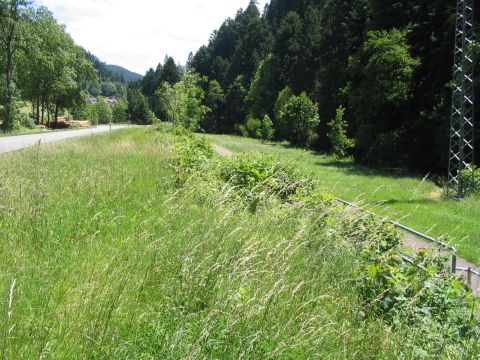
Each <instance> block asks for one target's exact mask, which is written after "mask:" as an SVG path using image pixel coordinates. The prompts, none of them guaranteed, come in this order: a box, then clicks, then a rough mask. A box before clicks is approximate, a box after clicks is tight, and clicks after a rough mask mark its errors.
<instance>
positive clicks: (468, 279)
mask: <svg viewBox="0 0 480 360" xmlns="http://www.w3.org/2000/svg"><path fill="white" fill-rule="evenodd" d="M467 271H468V273H467V283H468V286H469V287H472V269H471V268H468V270H467Z"/></svg>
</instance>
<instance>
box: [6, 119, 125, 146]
mask: <svg viewBox="0 0 480 360" xmlns="http://www.w3.org/2000/svg"><path fill="white" fill-rule="evenodd" d="M124 127H126V125H112V130H118V129H122V128H124ZM107 131H110V126H108V125H100V126H98V127H96V128H91V129H82V130H68V131H57V132H50V133H44V134H32V135H19V136H7V137H0V153H4V152H8V151H13V150H18V149H23V148H26V147H30V146H34V145H36V144H38V142H42V143H49V142H55V141H61V140H66V139H71V138H76V137H79V136H86V135H91V134H99V133H103V132H107Z"/></svg>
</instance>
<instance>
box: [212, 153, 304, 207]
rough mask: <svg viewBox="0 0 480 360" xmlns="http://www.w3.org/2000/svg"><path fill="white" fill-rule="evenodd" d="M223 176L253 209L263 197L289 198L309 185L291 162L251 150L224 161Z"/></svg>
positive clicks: (221, 171)
mask: <svg viewBox="0 0 480 360" xmlns="http://www.w3.org/2000/svg"><path fill="white" fill-rule="evenodd" d="M220 177H221V179H222V180H223V181H224V182H227V183H229V184H230V185H232V186H233V187H234V189H235V195H236V197H237V198H238V199H243V200H245V201H246V202H247V204H248V205H249V207H250V209H251V210H256V209H257V207H258V206H259V204H260V203H261V201H262V199H267V198H269V197H275V198H277V199H279V200H281V201H288V200H290V199H292V197H293V196H294V195H295V194H296V193H297V192H298V190H299V189H302V188H304V187H307V186H306V183H305V182H304V181H303V180H301V178H300V176H299V175H298V174H297V172H296V171H295V169H294V167H293V166H292V165H290V166H289V165H285V164H282V163H281V162H279V161H277V160H275V159H274V158H272V157H270V156H266V155H259V154H251V153H249V154H246V155H237V156H235V157H234V158H232V159H230V160H227V161H225V162H224V163H223V166H222V168H221V170H220Z"/></svg>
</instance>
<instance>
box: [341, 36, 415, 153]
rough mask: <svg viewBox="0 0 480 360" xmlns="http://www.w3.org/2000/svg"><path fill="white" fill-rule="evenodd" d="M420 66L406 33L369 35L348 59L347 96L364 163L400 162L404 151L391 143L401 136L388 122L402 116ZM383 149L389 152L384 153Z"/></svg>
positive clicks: (396, 143) (396, 144) (399, 131)
mask: <svg viewBox="0 0 480 360" xmlns="http://www.w3.org/2000/svg"><path fill="white" fill-rule="evenodd" d="M419 64H420V62H419V60H418V59H416V58H414V57H413V56H412V55H411V54H410V46H409V45H408V43H407V31H401V30H397V29H392V30H390V31H384V30H382V31H371V32H369V33H368V36H367V40H366V41H365V43H364V44H363V46H362V48H361V49H360V51H359V52H358V54H356V55H355V56H354V57H352V58H351V59H350V64H349V69H350V73H351V78H352V80H351V82H350V84H349V86H348V89H347V93H348V98H349V105H350V109H351V113H352V117H353V119H355V122H356V128H357V138H358V152H359V155H360V157H361V158H362V159H363V160H366V161H370V162H375V161H376V162H381V161H383V160H384V161H385V162H391V161H392V160H389V158H390V157H396V158H400V159H401V158H402V155H401V153H402V151H403V150H402V149H401V148H400V147H399V143H398V142H395V141H394V139H395V134H399V135H400V137H403V134H402V132H401V130H399V129H398V127H397V126H395V125H394V124H392V122H391V121H390V118H391V117H392V116H393V115H392V114H395V116H397V114H400V113H402V111H403V106H404V105H405V103H406V101H407V100H408V99H409V98H410V96H411V94H412V77H413V72H414V70H415V69H416V68H417V67H418V66H419ZM384 140H387V141H386V142H385V141H384ZM387 144H388V145H387ZM385 145H387V146H388V147H389V148H390V151H388V152H386V151H385Z"/></svg>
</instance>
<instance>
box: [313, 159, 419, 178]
mask: <svg viewBox="0 0 480 360" xmlns="http://www.w3.org/2000/svg"><path fill="white" fill-rule="evenodd" d="M315 155H317V156H323V157H325V158H327V157H328V155H325V154H321V153H315ZM315 165H316V166H323V167H328V168H335V169H339V170H341V171H342V172H344V173H345V174H346V175H358V176H367V177H368V176H381V177H386V178H392V179H402V178H412V177H418V174H414V173H411V172H409V171H408V170H405V169H401V168H375V167H367V166H364V165H360V164H356V163H354V162H353V161H352V160H335V159H331V160H330V159H326V161H317V162H316V163H315Z"/></svg>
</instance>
